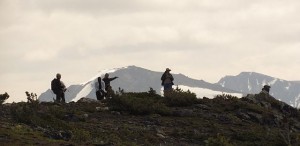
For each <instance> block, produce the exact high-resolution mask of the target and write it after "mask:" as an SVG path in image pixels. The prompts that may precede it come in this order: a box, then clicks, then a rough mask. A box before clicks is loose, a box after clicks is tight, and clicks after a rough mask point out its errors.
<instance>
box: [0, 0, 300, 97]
mask: <svg viewBox="0 0 300 146" xmlns="http://www.w3.org/2000/svg"><path fill="white" fill-rule="evenodd" d="M299 7H300V1H299V0H286V1H283V0H263V1H262V0H151V1H149V0H0V20H1V21H0V52H1V53H0V58H1V62H0V68H1V70H0V94H3V93H4V92H8V94H9V95H10V98H9V99H8V100H7V101H9V102H12V101H20V100H23V101H26V96H25V91H29V92H33V93H37V94H38V95H39V94H41V93H43V92H45V91H46V90H47V89H49V88H50V82H51V80H52V79H53V78H55V75H56V73H61V74H62V81H64V83H65V84H66V85H67V86H69V85H72V84H79V83H82V82H85V81H87V80H89V79H90V78H91V77H93V76H94V75H95V74H97V73H98V72H99V71H101V70H103V69H111V68H119V67H125V66H129V65H135V66H139V67H142V68H146V69H149V70H153V71H164V70H165V68H167V67H168V68H171V69H172V73H182V74H185V75H187V76H189V77H191V78H194V79H203V80H205V81H207V82H210V83H216V82H218V81H219V80H220V79H221V78H222V77H224V76H226V75H237V74H239V73H240V72H244V71H250V72H258V73H262V74H266V75H269V76H272V77H276V78H280V79H284V80H297V81H298V80H300V77H299V72H300V67H299V64H300V57H299V55H300V49H299V48H300V39H299V38H300V19H299V17H300V16H299V14H300V9H299Z"/></svg>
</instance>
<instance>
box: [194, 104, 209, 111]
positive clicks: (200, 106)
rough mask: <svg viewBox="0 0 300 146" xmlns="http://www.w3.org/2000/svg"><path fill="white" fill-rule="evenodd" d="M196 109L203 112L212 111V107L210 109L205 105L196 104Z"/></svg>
mask: <svg viewBox="0 0 300 146" xmlns="http://www.w3.org/2000/svg"><path fill="white" fill-rule="evenodd" d="M195 107H196V108H200V109H202V110H210V109H211V108H210V107H208V106H207V105H204V104H196V105H195Z"/></svg>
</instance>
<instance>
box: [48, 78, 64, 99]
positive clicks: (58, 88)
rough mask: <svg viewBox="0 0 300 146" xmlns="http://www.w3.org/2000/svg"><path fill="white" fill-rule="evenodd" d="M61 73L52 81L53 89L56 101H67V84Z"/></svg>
mask: <svg viewBox="0 0 300 146" xmlns="http://www.w3.org/2000/svg"><path fill="white" fill-rule="evenodd" d="M60 79H61V74H59V73H57V74H56V78H55V79H53V80H52V81H51V89H52V91H53V93H54V94H55V95H56V100H55V102H62V103H65V102H66V101H65V93H64V92H65V91H66V90H67V88H66V86H65V84H64V83H63V82H62V81H61V80H60Z"/></svg>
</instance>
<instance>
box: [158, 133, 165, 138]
mask: <svg viewBox="0 0 300 146" xmlns="http://www.w3.org/2000/svg"><path fill="white" fill-rule="evenodd" d="M156 135H157V136H158V137H160V138H166V137H165V136H164V135H162V134H159V133H157V134H156Z"/></svg>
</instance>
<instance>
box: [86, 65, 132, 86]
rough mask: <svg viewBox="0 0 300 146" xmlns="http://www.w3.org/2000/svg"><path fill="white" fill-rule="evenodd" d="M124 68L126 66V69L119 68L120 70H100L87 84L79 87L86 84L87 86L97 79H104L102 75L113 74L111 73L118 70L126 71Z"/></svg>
mask: <svg viewBox="0 0 300 146" xmlns="http://www.w3.org/2000/svg"><path fill="white" fill-rule="evenodd" d="M126 68H128V66H126V67H121V68H113V69H104V70H101V71H99V72H98V73H97V74H96V75H95V76H94V77H92V78H91V79H89V80H88V81H87V82H83V83H81V85H86V84H88V83H89V82H91V81H94V80H95V79H97V78H98V77H104V75H105V74H106V73H113V72H115V71H117V70H120V69H126Z"/></svg>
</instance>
